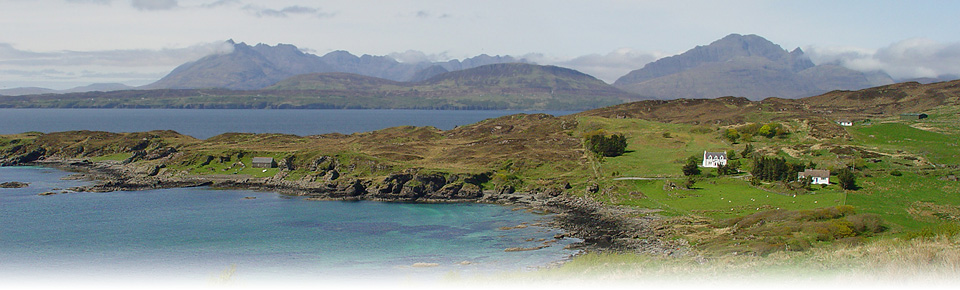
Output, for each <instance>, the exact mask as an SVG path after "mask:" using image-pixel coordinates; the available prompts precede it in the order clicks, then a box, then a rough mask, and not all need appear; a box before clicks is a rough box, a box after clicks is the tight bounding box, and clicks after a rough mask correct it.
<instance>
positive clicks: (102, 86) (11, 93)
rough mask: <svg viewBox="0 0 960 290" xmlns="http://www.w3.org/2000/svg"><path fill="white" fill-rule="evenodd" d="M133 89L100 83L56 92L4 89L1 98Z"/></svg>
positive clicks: (50, 90) (33, 88) (31, 89)
mask: <svg viewBox="0 0 960 290" xmlns="http://www.w3.org/2000/svg"><path fill="white" fill-rule="evenodd" d="M133 88H134V87H131V86H128V85H124V84H119V83H98V84H91V85H86V86H80V87H75V88H72V89H66V90H54V89H47V88H37V87H23V88H12V89H2V90H0V96H25V95H42V94H69V93H85V92H97V91H100V92H108V91H119V90H129V89H133Z"/></svg>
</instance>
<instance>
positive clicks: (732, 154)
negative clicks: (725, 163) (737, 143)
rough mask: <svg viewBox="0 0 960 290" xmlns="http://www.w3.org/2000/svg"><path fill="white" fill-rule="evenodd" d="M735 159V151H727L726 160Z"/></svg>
mask: <svg viewBox="0 0 960 290" xmlns="http://www.w3.org/2000/svg"><path fill="white" fill-rule="evenodd" d="M734 159H737V150H733V149H730V150H727V160H734Z"/></svg>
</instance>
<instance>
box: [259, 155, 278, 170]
mask: <svg viewBox="0 0 960 290" xmlns="http://www.w3.org/2000/svg"><path fill="white" fill-rule="evenodd" d="M274 167H277V162H275V161H273V157H253V168H274Z"/></svg>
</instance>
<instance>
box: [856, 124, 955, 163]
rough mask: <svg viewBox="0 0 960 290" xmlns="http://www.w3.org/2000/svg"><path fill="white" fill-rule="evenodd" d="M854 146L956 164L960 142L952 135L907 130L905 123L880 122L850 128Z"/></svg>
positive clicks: (909, 127)
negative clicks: (871, 147) (903, 153)
mask: <svg viewBox="0 0 960 290" xmlns="http://www.w3.org/2000/svg"><path fill="white" fill-rule="evenodd" d="M850 131H851V133H852V134H853V135H854V138H855V139H856V140H857V142H858V143H862V144H864V145H867V146H875V147H876V148H878V149H880V150H883V151H886V152H898V151H899V152H902V151H907V152H911V153H914V154H917V155H919V156H922V157H924V158H925V159H927V160H929V161H930V162H933V163H934V164H960V145H958V144H960V139H958V138H957V136H956V135H947V134H943V133H938V132H931V131H926V130H921V129H917V128H914V127H911V126H909V125H907V124H905V123H900V122H898V123H881V124H874V125H872V126H858V127H853V128H850Z"/></svg>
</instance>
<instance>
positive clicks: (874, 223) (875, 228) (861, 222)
mask: <svg viewBox="0 0 960 290" xmlns="http://www.w3.org/2000/svg"><path fill="white" fill-rule="evenodd" d="M846 220H847V221H848V222H850V227H851V228H853V230H854V231H856V232H857V233H859V234H874V233H879V232H882V231H884V230H886V229H887V227H886V226H884V225H883V220H882V219H880V216H878V215H875V214H858V215H851V216H847V217H846Z"/></svg>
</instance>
